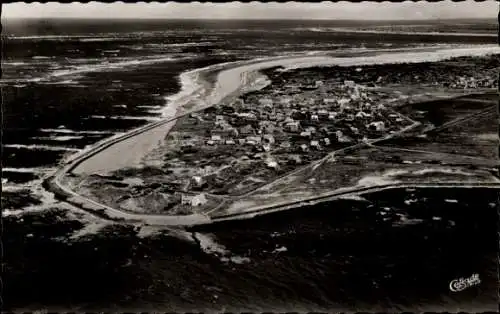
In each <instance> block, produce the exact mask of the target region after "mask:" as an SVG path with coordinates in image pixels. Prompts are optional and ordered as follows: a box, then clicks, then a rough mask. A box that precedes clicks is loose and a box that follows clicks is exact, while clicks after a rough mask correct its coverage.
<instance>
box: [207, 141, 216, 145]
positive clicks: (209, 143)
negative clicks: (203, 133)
mask: <svg viewBox="0 0 500 314" xmlns="http://www.w3.org/2000/svg"><path fill="white" fill-rule="evenodd" d="M207 145H210V146H213V145H215V142H214V141H212V140H208V141H207Z"/></svg>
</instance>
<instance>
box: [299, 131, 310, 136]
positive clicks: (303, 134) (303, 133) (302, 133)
mask: <svg viewBox="0 0 500 314" xmlns="http://www.w3.org/2000/svg"><path fill="white" fill-rule="evenodd" d="M300 136H301V137H311V136H312V134H311V132H309V131H303V132H301V133H300Z"/></svg>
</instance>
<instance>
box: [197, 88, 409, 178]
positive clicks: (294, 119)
mask: <svg viewBox="0 0 500 314" xmlns="http://www.w3.org/2000/svg"><path fill="white" fill-rule="evenodd" d="M326 85H327V84H325V83H324V82H322V81H315V82H314V83H312V84H311V86H309V85H307V86H306V87H307V88H309V87H310V88H311V89H312V88H313V87H314V89H317V88H320V89H321V91H320V92H319V93H309V94H304V93H298V94H293V93H292V94H287V93H286V92H285V93H284V92H283V90H281V91H280V90H278V91H276V92H275V94H273V92H271V94H269V93H268V94H260V95H259V94H251V95H248V96H245V97H244V98H243V99H239V100H238V101H236V102H235V103H234V104H233V106H232V107H233V109H232V110H230V111H228V110H226V109H224V108H216V109H214V110H210V111H205V112H204V113H202V115H203V117H202V118H203V120H204V121H207V120H208V121H213V128H212V129H211V130H210V131H209V136H208V137H206V138H205V139H204V143H203V144H204V145H206V146H212V147H219V146H221V145H223V146H224V147H226V146H227V147H231V146H241V147H249V149H250V151H252V149H253V151H255V152H273V151H275V150H280V152H288V153H290V154H292V153H296V152H299V153H300V152H302V153H305V152H308V151H310V150H321V149H323V148H325V147H328V146H331V145H333V144H337V143H341V144H349V143H353V144H354V143H355V142H357V141H362V140H366V139H367V137H370V134H372V135H373V136H377V137H378V136H380V135H381V134H383V133H384V132H387V131H390V130H394V129H398V128H400V124H401V122H402V121H403V119H402V118H401V117H399V116H398V115H397V114H395V113H393V112H390V111H389V110H388V109H387V108H386V106H385V105H383V104H381V103H379V104H375V102H380V100H377V99H376V96H375V95H369V93H368V91H366V90H365V89H364V88H363V87H362V86H359V85H357V84H356V83H355V82H353V81H345V82H343V84H342V85H341V86H336V87H335V90H332V91H328V89H327V86H326ZM287 88H288V87H287ZM285 91H286V88H285ZM228 149H230V148H228ZM293 159H294V160H296V159H297V158H293ZM266 164H268V167H271V168H272V167H274V166H275V165H274V163H272V162H266Z"/></svg>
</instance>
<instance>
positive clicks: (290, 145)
mask: <svg viewBox="0 0 500 314" xmlns="http://www.w3.org/2000/svg"><path fill="white" fill-rule="evenodd" d="M280 147H281V148H290V147H292V144H290V142H288V141H284V142H282V143H281V144H280Z"/></svg>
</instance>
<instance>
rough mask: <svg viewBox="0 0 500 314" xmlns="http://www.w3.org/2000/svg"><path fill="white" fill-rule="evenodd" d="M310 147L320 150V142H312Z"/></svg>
mask: <svg viewBox="0 0 500 314" xmlns="http://www.w3.org/2000/svg"><path fill="white" fill-rule="evenodd" d="M309 145H311V147H313V148H316V149H319V148H320V145H319V141H316V140H313V141H311V143H310V144H309Z"/></svg>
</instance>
